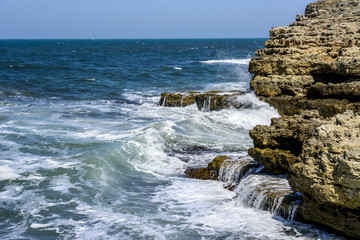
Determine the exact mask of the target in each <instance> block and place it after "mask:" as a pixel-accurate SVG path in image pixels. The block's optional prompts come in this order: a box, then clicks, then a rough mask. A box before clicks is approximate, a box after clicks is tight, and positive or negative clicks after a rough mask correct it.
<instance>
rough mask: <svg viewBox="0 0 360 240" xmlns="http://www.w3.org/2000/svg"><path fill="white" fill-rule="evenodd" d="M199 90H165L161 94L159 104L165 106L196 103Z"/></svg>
mask: <svg viewBox="0 0 360 240" xmlns="http://www.w3.org/2000/svg"><path fill="white" fill-rule="evenodd" d="M197 93H198V92H176V93H169V92H164V93H162V94H161V98H160V101H159V105H160V106H163V107H186V106H189V105H192V104H194V103H195V94H197Z"/></svg>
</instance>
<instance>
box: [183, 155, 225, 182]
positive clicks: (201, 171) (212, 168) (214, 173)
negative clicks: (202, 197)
mask: <svg viewBox="0 0 360 240" xmlns="http://www.w3.org/2000/svg"><path fill="white" fill-rule="evenodd" d="M226 159H230V157H228V156H225V155H221V156H217V157H216V158H214V159H213V160H212V161H211V162H209V163H208V166H207V167H206V168H196V169H192V168H189V169H187V170H186V171H185V174H186V175H188V176H189V177H191V178H196V179H202V180H218V176H219V170H220V167H221V165H222V164H223V162H224V161H225V160H226Z"/></svg>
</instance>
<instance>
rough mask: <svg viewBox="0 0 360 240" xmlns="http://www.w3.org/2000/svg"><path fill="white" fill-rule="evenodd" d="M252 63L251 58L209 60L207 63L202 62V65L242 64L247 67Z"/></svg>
mask: <svg viewBox="0 0 360 240" xmlns="http://www.w3.org/2000/svg"><path fill="white" fill-rule="evenodd" d="M250 61H251V58H245V59H217V60H207V61H200V62H201V63H205V64H241V65H247V64H249V63H250Z"/></svg>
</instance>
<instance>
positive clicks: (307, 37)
mask: <svg viewBox="0 0 360 240" xmlns="http://www.w3.org/2000/svg"><path fill="white" fill-rule="evenodd" d="M359 9H360V2H359V0H323V1H318V2H316V3H312V4H309V5H308V6H307V8H306V12H305V14H304V15H298V17H297V18H296V22H294V23H292V24H290V26H289V27H277V28H273V29H271V31H270V40H268V41H267V42H266V44H265V46H266V47H267V48H266V49H260V50H258V51H257V52H256V54H257V55H258V57H255V58H253V59H252V60H251V62H250V64H249V71H250V72H251V73H253V74H255V77H254V78H253V80H252V81H251V83H250V84H251V89H253V90H255V92H256V94H257V95H258V96H260V97H262V98H263V99H264V100H265V101H266V102H268V103H269V104H270V105H272V106H274V107H275V108H277V109H278V110H279V113H280V114H282V115H293V114H298V113H299V111H289V110H288V109H286V107H284V106H283V104H279V103H278V102H284V101H287V100H290V99H291V101H293V102H295V103H292V105H301V110H306V109H310V110H312V109H318V107H316V106H315V105H316V104H314V100H315V99H332V100H333V102H336V103H330V104H332V105H334V107H335V108H337V109H338V110H337V111H336V113H343V112H345V111H347V110H359V105H358V104H354V103H355V102H357V103H358V102H359V100H360V97H359V82H360V78H359V76H360V11H359ZM285 96H286V97H287V99H284V97H285ZM336 100H337V101H336ZM342 100H346V101H344V102H341V101H342ZM306 102H308V104H306ZM336 105H343V107H342V108H339V107H338V106H336ZM323 113H326V111H320V114H323Z"/></svg>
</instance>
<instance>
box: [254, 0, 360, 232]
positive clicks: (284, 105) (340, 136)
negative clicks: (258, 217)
mask: <svg viewBox="0 0 360 240" xmlns="http://www.w3.org/2000/svg"><path fill="white" fill-rule="evenodd" d="M265 46H266V47H267V48H265V49H261V50H258V51H257V55H258V57H255V58H253V59H252V61H251V62H250V66H249V70H250V72H251V73H254V74H255V76H254V78H253V80H252V82H251V87H252V89H254V90H255V92H256V94H257V95H258V96H259V97H260V98H261V99H263V100H265V101H266V102H268V103H269V104H270V105H272V106H273V107H275V108H276V109H277V110H278V111H279V113H280V114H281V115H282V118H279V119H273V120H272V124H271V126H257V127H255V129H254V130H252V131H251V133H250V135H251V137H252V138H253V139H254V148H251V149H249V155H251V156H252V157H253V158H254V159H255V160H256V161H258V162H259V163H261V164H263V165H264V166H265V170H266V171H267V172H269V173H271V174H287V176H288V180H289V183H290V185H291V187H292V188H293V189H294V190H295V191H297V192H300V193H301V194H302V196H303V198H304V200H305V202H304V204H303V205H302V206H301V208H299V212H300V213H301V215H302V216H303V217H304V218H305V219H306V220H309V221H311V222H315V223H318V224H321V225H324V226H327V227H330V228H332V229H334V230H336V231H339V232H342V233H343V234H346V235H347V236H351V237H356V238H360V114H359V110H360V91H359V89H360V1H359V0H322V1H318V2H316V3H312V4H309V5H308V6H307V8H306V12H305V14H304V15H298V16H297V17H296V22H294V23H292V24H290V26H289V27H278V28H273V29H271V31H270V40H268V41H267V42H266V44H265Z"/></svg>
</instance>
